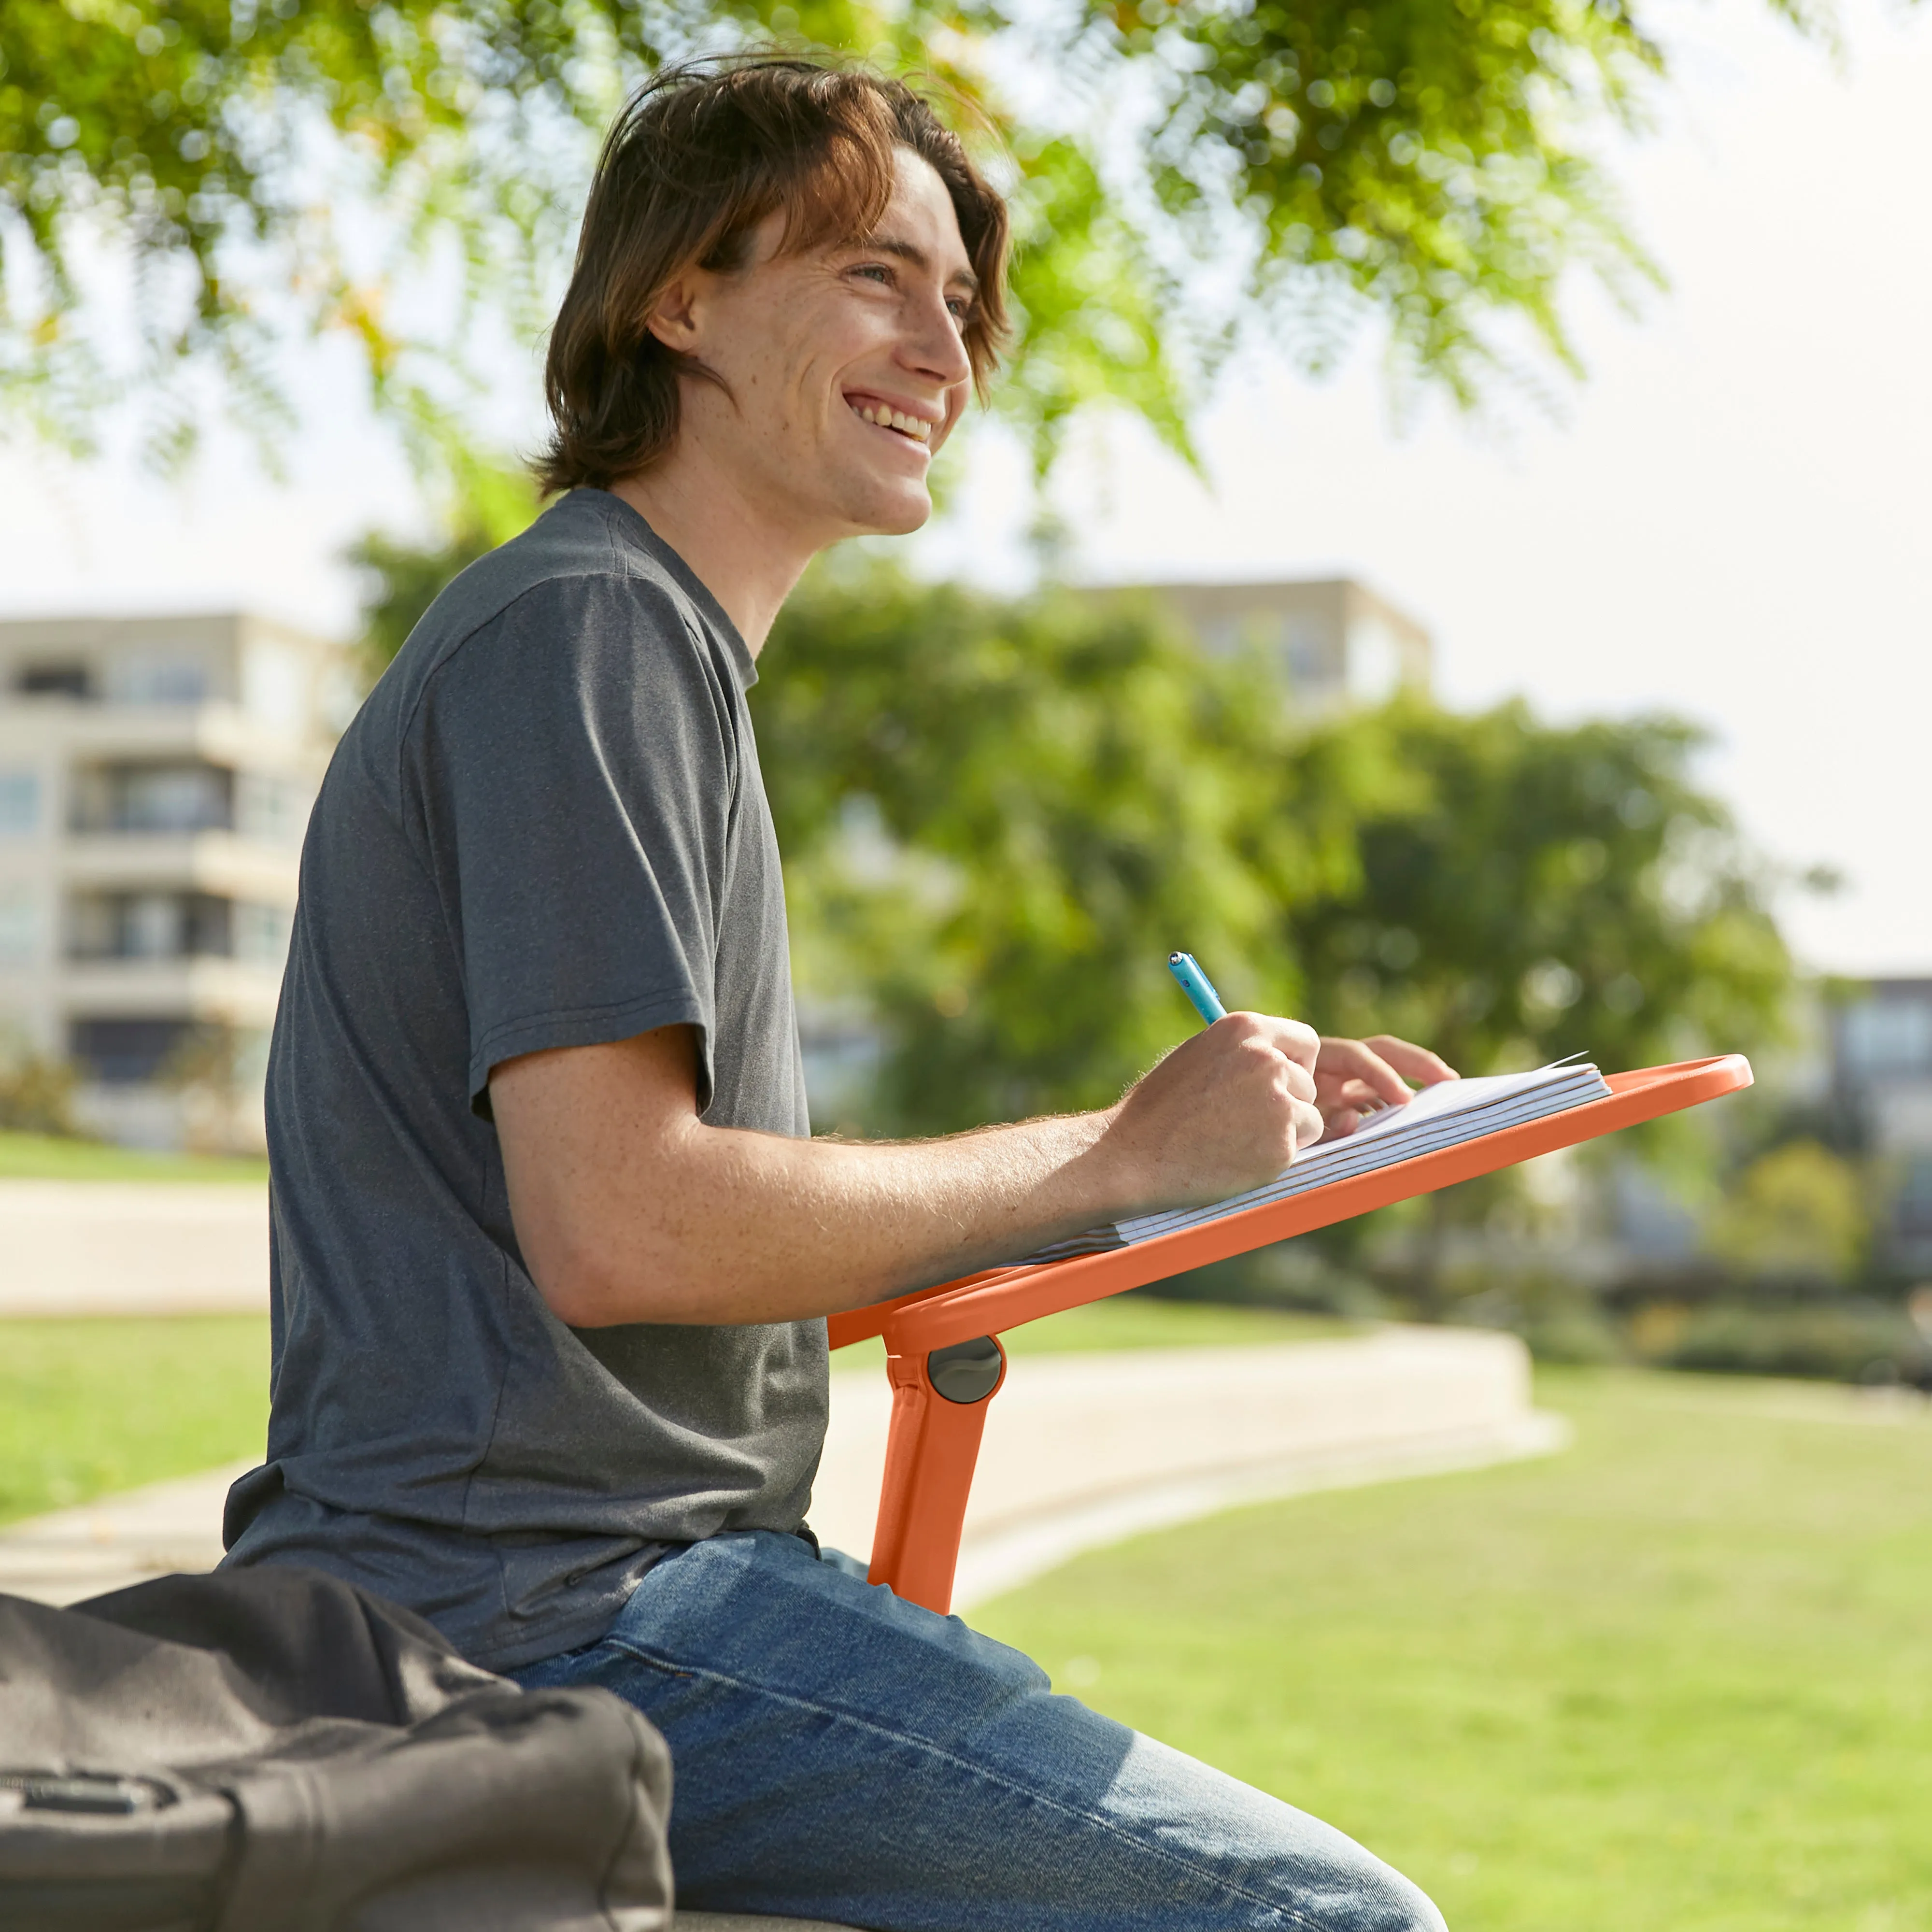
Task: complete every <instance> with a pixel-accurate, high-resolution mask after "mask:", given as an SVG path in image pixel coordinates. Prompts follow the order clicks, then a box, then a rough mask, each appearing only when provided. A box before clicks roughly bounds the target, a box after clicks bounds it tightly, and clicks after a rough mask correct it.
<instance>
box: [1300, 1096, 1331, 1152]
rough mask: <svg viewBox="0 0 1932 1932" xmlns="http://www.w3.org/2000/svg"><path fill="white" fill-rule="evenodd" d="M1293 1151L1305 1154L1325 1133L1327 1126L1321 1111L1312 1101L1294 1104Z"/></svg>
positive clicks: (1301, 1101)
mask: <svg viewBox="0 0 1932 1932" xmlns="http://www.w3.org/2000/svg"><path fill="white" fill-rule="evenodd" d="M1294 1123H1295V1152H1296V1153H1297V1154H1306V1153H1307V1151H1308V1150H1309V1149H1310V1148H1312V1147H1313V1146H1314V1145H1315V1144H1316V1142H1317V1141H1319V1139H1321V1138H1322V1135H1323V1134H1324V1133H1325V1132H1326V1131H1327V1130H1328V1122H1327V1121H1325V1120H1323V1119H1322V1110H1321V1109H1319V1107H1317V1106H1316V1105H1315V1103H1313V1101H1312V1100H1298V1101H1296V1102H1295V1114H1294Z"/></svg>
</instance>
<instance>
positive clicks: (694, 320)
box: [644, 269, 709, 356]
mask: <svg viewBox="0 0 1932 1932" xmlns="http://www.w3.org/2000/svg"><path fill="white" fill-rule="evenodd" d="M708 280H709V277H707V276H706V275H705V273H704V272H703V269H685V270H683V271H682V272H681V273H680V274H678V275H673V277H672V278H671V279H670V281H668V282H667V283H666V284H664V287H663V288H661V290H659V291H658V299H657V300H656V301H655V302H653V303H652V305H651V306H650V308H649V311H648V312H647V313H646V315H645V317H644V326H645V328H646V329H649V332H651V334H652V335H654V336H655V337H656V338H657V339H658V341H660V342H661V343H662V344H664V347H666V348H667V349H670V350H675V351H676V353H678V354H679V355H680V356H689V355H692V354H694V353H696V350H697V345H698V343H699V341H700V340H701V339H702V338H703V334H704V321H705V317H704V310H705V308H706V303H705V301H704V296H705V293H706V290H705V289H704V287H703V284H704V283H705V282H706V281H708Z"/></svg>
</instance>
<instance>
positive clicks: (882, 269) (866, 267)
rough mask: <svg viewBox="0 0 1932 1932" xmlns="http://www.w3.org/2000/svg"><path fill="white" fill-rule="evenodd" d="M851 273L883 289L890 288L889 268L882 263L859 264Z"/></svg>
mask: <svg viewBox="0 0 1932 1932" xmlns="http://www.w3.org/2000/svg"><path fill="white" fill-rule="evenodd" d="M852 272H853V275H865V276H867V277H869V278H871V280H872V281H875V282H877V283H878V284H880V286H881V287H884V288H890V287H892V280H893V277H892V269H891V267H890V266H889V265H888V264H887V263H884V262H861V263H859V265H858V266H856V268H854V269H853V271H852Z"/></svg>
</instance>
